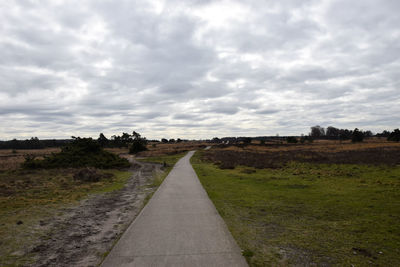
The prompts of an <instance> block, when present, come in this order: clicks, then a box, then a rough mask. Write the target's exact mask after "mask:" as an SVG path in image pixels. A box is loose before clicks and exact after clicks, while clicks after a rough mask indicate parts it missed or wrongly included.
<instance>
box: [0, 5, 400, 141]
mask: <svg viewBox="0 0 400 267" xmlns="http://www.w3.org/2000/svg"><path fill="white" fill-rule="evenodd" d="M399 13H400V2H399V1H396V0H384V1H378V0H362V1H361V0H359V1H358V0H357V1H345V0H331V1H317V0H307V1H301V3H300V2H299V1H296V0H284V1H272V0H271V1H261V0H252V1H211V0H210V1H196V0H192V1H176V0H165V1H163V0H157V1H131V0H118V1H111V0H101V1H97V0H88V1H77V0H69V1H62V0H57V1H54V0H51V1H50V0H48V1H33V0H32V1H30V0H19V1H4V2H3V3H1V4H0V25H1V27H0V125H1V126H2V127H1V128H0V139H10V138H14V137H17V138H27V137H31V136H38V137H40V138H66V137H69V136H71V135H75V136H76V135H81V136H97V135H98V133H99V132H104V133H105V134H106V135H108V136H110V135H112V134H117V133H121V132H123V131H125V132H131V131H132V130H136V131H138V132H140V133H142V134H143V135H144V136H146V137H148V138H163V137H165V138H177V137H180V138H212V137H214V136H219V137H222V136H240V135H247V136H257V135H275V134H277V133H279V134H281V135H289V134H296V135H297V134H300V133H307V132H308V131H309V127H310V126H313V125H315V124H320V125H324V126H328V125H333V126H336V127H340V128H352V127H359V128H362V129H370V130H373V131H381V130H383V129H393V128H395V127H399V125H398V123H399V121H400V105H399V103H400V80H399V77H400V30H399V25H400V16H398V14H399Z"/></svg>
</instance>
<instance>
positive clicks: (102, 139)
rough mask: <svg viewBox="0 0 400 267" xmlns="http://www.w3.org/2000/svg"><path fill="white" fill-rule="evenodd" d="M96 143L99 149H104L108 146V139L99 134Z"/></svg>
mask: <svg viewBox="0 0 400 267" xmlns="http://www.w3.org/2000/svg"><path fill="white" fill-rule="evenodd" d="M97 142H98V143H99V145H100V146H101V147H105V146H107V145H108V139H107V137H105V136H104V134H103V133H100V135H99V138H97Z"/></svg>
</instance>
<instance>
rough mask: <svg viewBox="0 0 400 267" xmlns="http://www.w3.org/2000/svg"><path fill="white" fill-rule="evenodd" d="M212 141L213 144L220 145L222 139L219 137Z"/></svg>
mask: <svg viewBox="0 0 400 267" xmlns="http://www.w3.org/2000/svg"><path fill="white" fill-rule="evenodd" d="M211 141H212V142H213V143H220V142H221V139H219V138H218V137H214V138H213V139H212V140H211Z"/></svg>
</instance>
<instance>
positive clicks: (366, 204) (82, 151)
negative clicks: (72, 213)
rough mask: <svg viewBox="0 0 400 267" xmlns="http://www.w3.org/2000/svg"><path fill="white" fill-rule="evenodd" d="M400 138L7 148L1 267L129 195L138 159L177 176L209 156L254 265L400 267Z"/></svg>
mask: <svg viewBox="0 0 400 267" xmlns="http://www.w3.org/2000/svg"><path fill="white" fill-rule="evenodd" d="M399 140H400V131H399V130H398V129H395V130H393V131H383V132H382V133H378V134H372V133H371V132H370V131H363V130H359V129H357V128H356V129H354V130H347V129H338V128H335V127H332V126H330V127H327V128H326V129H325V128H323V127H320V126H314V127H312V128H311V131H310V133H309V134H307V135H299V136H270V137H225V138H214V139H212V140H204V141H190V142H189V141H187V140H182V139H180V138H176V139H166V138H163V139H161V141H158V140H147V139H146V138H144V137H142V136H141V135H140V134H138V133H137V132H133V133H132V134H128V133H123V134H122V135H121V136H118V135H114V136H112V137H111V138H110V139H108V138H106V137H105V136H104V135H103V134H100V135H99V137H98V138H97V139H92V138H79V137H72V138H71V139H68V140H50V141H51V142H50V141H49V140H39V139H38V138H31V139H30V140H20V141H19V140H11V141H2V142H0V147H1V148H7V150H5V149H3V150H1V151H0V208H1V213H0V224H1V225H2V226H3V227H2V228H1V229H0V236H1V240H0V245H1V246H0V247H1V248H2V249H1V250H0V263H18V264H20V263H27V261H29V260H31V259H32V257H31V256H32V255H35V253H37V252H32V253H31V254H29V253H28V254H23V255H22V254H21V249H20V248H21V244H23V245H26V244H29V243H30V242H31V241H32V240H36V239H37V238H38V236H40V234H41V233H39V232H37V231H36V230H32V229H36V228H35V227H36V226H37V224H40V221H41V220H42V219H43V218H44V217H47V218H50V217H51V216H54V214H56V213H57V212H58V211H57V209H56V207H60V205H66V204H71V203H76V201H78V200H82V199H84V198H87V196H88V195H89V194H93V193H102V192H109V191H115V190H119V189H121V188H122V187H123V186H124V185H125V184H126V183H127V181H128V179H129V177H131V174H132V172H131V171H128V169H127V168H128V167H129V166H131V164H130V163H129V162H128V160H127V158H128V157H129V156H128V154H129V153H131V154H135V155H136V156H138V157H141V158H144V159H142V160H143V161H148V162H157V163H161V164H162V165H163V166H164V167H166V170H167V171H168V170H170V169H171V168H172V166H173V164H174V163H175V162H176V161H177V160H178V159H179V157H181V156H182V155H183V153H184V152H186V151H190V150H199V152H197V153H196V154H195V156H194V157H193V159H192V163H193V166H194V168H195V170H196V172H197V174H198V176H199V178H200V180H201V182H202V184H203V186H204V187H205V189H206V190H207V192H208V194H209V196H210V198H211V199H212V201H213V202H214V204H215V206H216V207H217V209H218V211H219V212H220V214H221V215H222V217H223V218H224V220H225V221H226V223H227V225H228V227H229V229H230V230H231V232H232V234H233V235H234V237H235V239H236V240H237V242H238V244H239V245H240V247H241V248H242V249H243V255H244V256H245V257H246V258H247V260H248V262H249V263H250V265H251V266H265V265H267V266H268V265H272V266H286V265H292V264H293V265H301V266H307V265H313V264H314V265H317V266H329V265H338V266H343V265H349V266H351V265H354V266H366V265H380V266H397V265H400V257H399V256H398V255H400V251H399V248H400V239H399V236H400V228H399V226H398V223H397V222H398V221H399V220H400V200H399V199H400V190H399V189H400V169H399V166H400V143H399V142H398V141H399ZM209 145H212V148H211V149H209V150H204V151H203V148H205V147H206V146H209ZM22 148H24V149H27V148H31V149H30V150H22ZM131 167H132V166H131ZM164 177H165V175H158V176H157V179H154V180H153V181H152V184H151V186H154V187H157V186H158V185H159V184H160V183H161V182H162V180H163V178H164ZM150 196H151V194H148V197H147V199H148V198H149V197H150ZM35 225H36V226H35ZM39 228H40V227H39ZM39 228H37V229H39ZM21 240H27V241H26V242H23V243H21ZM29 240H30V241H29ZM5 244H7V246H5ZM21 255H22V256H21Z"/></svg>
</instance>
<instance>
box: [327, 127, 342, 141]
mask: <svg viewBox="0 0 400 267" xmlns="http://www.w3.org/2000/svg"><path fill="white" fill-rule="evenodd" d="M339 134H340V130H339V129H338V128H335V127H333V126H328V128H326V136H327V137H329V138H332V139H338V138H339Z"/></svg>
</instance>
